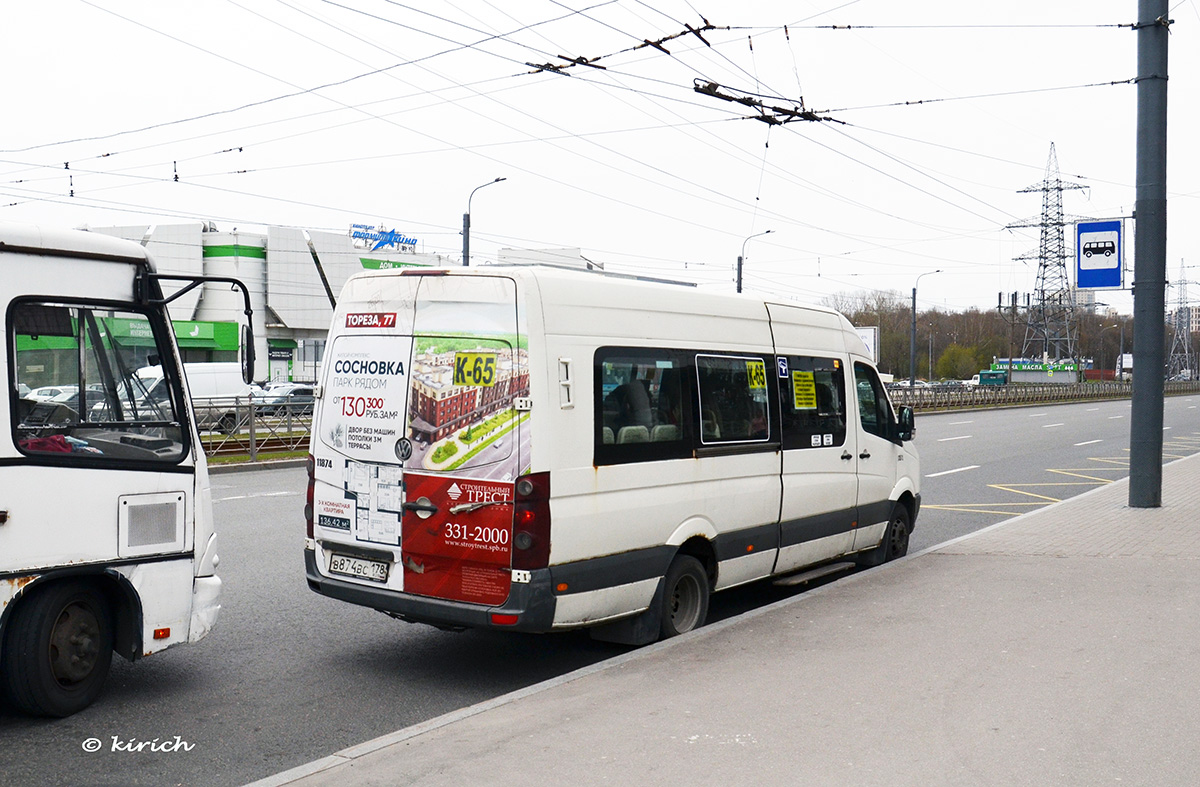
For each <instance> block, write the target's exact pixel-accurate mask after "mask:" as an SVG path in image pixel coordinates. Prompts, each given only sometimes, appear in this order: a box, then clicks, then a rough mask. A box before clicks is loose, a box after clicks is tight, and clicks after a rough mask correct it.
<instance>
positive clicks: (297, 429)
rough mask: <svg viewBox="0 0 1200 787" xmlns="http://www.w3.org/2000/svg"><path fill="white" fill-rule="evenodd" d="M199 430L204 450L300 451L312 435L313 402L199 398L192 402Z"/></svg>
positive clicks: (255, 456) (254, 457) (213, 452)
mask: <svg viewBox="0 0 1200 787" xmlns="http://www.w3.org/2000/svg"><path fill="white" fill-rule="evenodd" d="M192 408H193V410H194V411H195V413H196V427H197V428H198V429H199V430H200V439H201V442H203V443H204V451H205V453H207V454H208V455H209V456H214V455H218V454H249V456H250V460H251V461H256V460H257V459H258V453H259V452H260V451H301V450H306V449H307V448H308V442H309V436H310V435H311V434H312V412H313V405H312V402H289V403H287V404H282V405H274V404H272V405H266V404H263V403H262V402H261V401H256V400H255V399H253V398H251V397H247V396H235V397H208V398H203V397H197V398H196V399H193V400H192Z"/></svg>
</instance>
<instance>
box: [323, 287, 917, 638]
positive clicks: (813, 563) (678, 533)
mask: <svg viewBox="0 0 1200 787" xmlns="http://www.w3.org/2000/svg"><path fill="white" fill-rule="evenodd" d="M316 395H317V408H316V415H315V418H314V428H313V437H312V444H311V445H312V448H311V454H312V458H311V460H310V482H309V490H308V495H309V500H308V504H307V507H306V514H307V520H308V521H307V539H306V541H305V560H306V564H307V575H308V583H309V586H310V587H311V588H312V589H313V590H314V591H316V592H318V593H322V594H324V595H327V596H330V597H332V598H336V599H341V600H344V601H348V602H352V603H356V604H362V605H365V606H368V607H373V608H375V609H377V610H380V611H382V612H385V613H387V614H389V615H392V616H394V617H397V618H400V619H403V620H408V621H416V622H423V623H429V624H432V625H435V626H439V627H443V628H465V627H492V628H507V629H511V630H520V631H535V632H547V631H560V630H567V629H573V628H579V627H592V634H593V635H594V636H596V637H598V638H601V639H610V640H615V641H620V642H628V643H633V644H638V643H645V642H649V641H653V640H654V639H657V638H659V637H661V636H673V635H675V634H679V633H682V632H685V631H688V630H690V629H693V628H695V627H696V626H699V625H701V624H702V623H703V622H704V618H705V615H706V613H707V608H708V599H709V594H710V593H711V592H713V591H717V590H722V589H725V588H730V587H733V586H735V585H741V584H743V583H747V582H752V581H754V580H759V579H763V578H766V577H771V576H779V575H794V574H796V572H801V571H807V572H812V571H814V570H815V571H818V572H820V571H825V570H827V569H828V568H829V567H830V566H831V565H837V566H839V567H840V566H841V565H843V564H849V565H853V564H854V563H855V562H858V563H867V564H876V563H880V562H882V561H884V560H887V559H890V558H893V557H898V556H900V555H903V554H904V553H905V552H906V550H907V545H908V539H909V534H910V533H911V531H912V527H913V523H914V522H915V520H916V516H917V512H918V510H919V507H920V487H919V478H920V472H919V460H918V457H917V453H916V451H915V449H914V447H913V445H912V443H911V442H910V440H911V438H912V434H913V425H912V411H911V410H910V409H908V408H901V410H900V413H899V415H898V416H897V414H896V413H895V411H894V410H893V407H892V405H891V403H890V402H889V400H888V397H887V393H886V391H885V390H884V387H883V385H882V384H881V383H880V381H879V376H878V374H877V373H876V371H875V369H874V367H873V366H872V365H871V363H870V361H869V360H868V355H867V348H866V347H865V346H864V345H863V342H862V340H861V339H860V338H859V336H858V334H857V333H856V332H855V331H854V329H853V328H852V327H851V326H850V324H849V323H848V322H847V320H846V319H845V318H844V317H842V316H841V315H840V314H837V313H836V312H833V311H829V310H823V309H816V308H803V307H798V306H794V305H787V304H782V303H773V302H764V301H762V300H755V299H753V298H749V297H742V296H736V297H735V296H729V295H716V294H705V293H701V292H698V291H696V290H695V289H694V288H692V287H690V286H685V285H681V284H673V283H662V282H646V281H637V280H633V278H632V277H621V276H614V275H611V274H603V273H593V272H585V271H575V270H561V269H555V268H551V267H536V266H530V267H521V266H513V267H508V266H491V267H485V268H474V269H462V270H453V271H440V270H439V271H430V270H404V271H379V272H369V273H362V274H358V275H356V276H354V277H353V278H351V279H350V280H349V281H348V282H347V284H346V286H345V288H344V290H343V291H342V295H341V298H340V299H339V301H338V307H337V310H336V313H335V315H334V318H333V325H332V328H331V330H330V335H329V341H328V344H327V348H326V355H325V360H324V368H323V370H322V376H321V380H320V383H319V385H318V388H317V391H316ZM807 576H812V574H811V573H809V574H807Z"/></svg>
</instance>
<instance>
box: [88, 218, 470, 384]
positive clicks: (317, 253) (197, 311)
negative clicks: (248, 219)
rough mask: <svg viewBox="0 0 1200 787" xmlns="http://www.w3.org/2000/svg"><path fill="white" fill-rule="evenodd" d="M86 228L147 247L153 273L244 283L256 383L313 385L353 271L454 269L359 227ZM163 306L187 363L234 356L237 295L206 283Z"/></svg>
mask: <svg viewBox="0 0 1200 787" xmlns="http://www.w3.org/2000/svg"><path fill="white" fill-rule="evenodd" d="M89 229H91V231H92V232H98V233H103V234H105V235H114V236H117V237H121V238H126V239H128V240H132V241H136V242H138V243H142V244H144V245H145V246H146V249H147V250H148V251H149V252H150V254H151V255H152V256H153V257H154V259H155V261H156V263H157V264H158V270H159V272H160V273H177V274H189V275H208V276H225V277H233V278H237V279H240V280H241V281H242V282H244V283H245V284H246V286H247V287H248V288H249V290H250V302H251V306H252V307H253V309H254V337H255V343H256V345H257V346H256V347H255V355H256V368H255V375H254V377H255V379H256V380H258V381H260V382H266V381H288V380H298V381H313V380H315V379H316V376H317V368H318V364H319V363H320V361H321V357H322V355H323V353H324V350H325V334H326V332H327V331H328V330H329V321H330V319H331V318H332V316H333V307H332V305H331V304H332V302H333V301H334V299H335V298H336V296H337V293H339V292H341V289H342V285H343V284H345V282H346V279H348V278H349V277H350V276H351V275H352V274H354V273H356V272H359V271H362V270H366V269H381V268H399V267H410V266H426V267H446V266H449V265H457V264H459V262H460V261H459V260H453V259H451V258H449V257H447V256H444V255H438V254H425V253H422V252H420V251H418V248H419V246H420V241H419V240H418V239H416V238H412V237H408V236H407V235H405V234H404V233H402V232H398V231H396V230H393V229H385V228H382V227H377V226H369V225H365V224H353V225H351V226H350V227H349V228H348V229H347V231H345V232H341V233H337V232H328V231H318V230H303V229H298V228H295V227H269V228H268V229H267V231H266V234H261V233H251V232H239V231H237V229H236V228H235V229H233V230H232V231H229V232H223V231H220V230H218V229H217V227H216V225H215V224H214V223H213V222H202V221H196V222H190V223H183V224H171V225H157V226H146V225H140V226H129V227H91V228H89ZM180 286H182V285H180ZM163 289H164V292H165V293H166V294H167V295H170V294H171V293H173V292H175V291H176V290H177V289H179V287H173V286H171V285H170V284H169V283H164V286H163ZM169 308H170V311H171V318H172V321H173V322H174V323H175V333H176V337H177V339H178V341H179V347H180V349H181V351H182V353H183V359H184V361H185V362H210V361H232V360H236V359H237V357H238V341H239V333H240V332H239V330H238V323H239V321H243V320H244V315H243V300H242V295H241V293H240V292H239V291H237V290H235V289H233V288H232V287H230V286H229V285H227V284H220V283H214V282H206V283H205V284H204V285H203V286H202V287H197V288H195V289H193V290H191V291H190V292H187V293H185V294H184V295H183V296H181V297H180V298H179V299H178V300H175V301H173V302H172V303H171V304H170V307H169Z"/></svg>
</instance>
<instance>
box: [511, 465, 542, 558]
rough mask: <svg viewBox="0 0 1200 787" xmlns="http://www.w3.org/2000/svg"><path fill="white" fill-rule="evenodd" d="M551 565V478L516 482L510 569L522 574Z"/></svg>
mask: <svg viewBox="0 0 1200 787" xmlns="http://www.w3.org/2000/svg"><path fill="white" fill-rule="evenodd" d="M548 565H550V474H549V473H532V474H530V475H523V476H521V477H520V478H518V479H517V483H516V501H515V503H514V504H513V550H512V567H513V568H515V569H519V570H523V571H531V570H533V569H535V568H545V567H546V566H548Z"/></svg>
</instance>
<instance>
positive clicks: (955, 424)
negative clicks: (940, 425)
mask: <svg viewBox="0 0 1200 787" xmlns="http://www.w3.org/2000/svg"><path fill="white" fill-rule="evenodd" d="M973 423H975V422H974V421H951V422H950V424H949V425H950V426H962V425H963V424H973Z"/></svg>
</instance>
